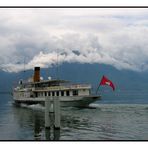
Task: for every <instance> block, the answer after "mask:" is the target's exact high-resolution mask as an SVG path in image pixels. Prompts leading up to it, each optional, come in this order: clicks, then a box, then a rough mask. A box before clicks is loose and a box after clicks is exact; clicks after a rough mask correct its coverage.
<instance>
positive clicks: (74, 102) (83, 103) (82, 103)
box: [14, 96, 101, 107]
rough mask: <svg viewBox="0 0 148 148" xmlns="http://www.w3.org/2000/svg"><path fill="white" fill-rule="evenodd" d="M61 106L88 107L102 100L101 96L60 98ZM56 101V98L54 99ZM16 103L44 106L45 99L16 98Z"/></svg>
mask: <svg viewBox="0 0 148 148" xmlns="http://www.w3.org/2000/svg"><path fill="white" fill-rule="evenodd" d="M59 98H60V104H61V106H68V107H87V106H88V105H89V104H90V103H93V102H95V101H97V100H99V99H100V98H101V96H69V97H65V96H60V97H59ZM53 99H54V97H53ZM14 101H15V103H17V104H20V103H26V104H37V103H41V104H43V105H44V102H45V98H14Z"/></svg>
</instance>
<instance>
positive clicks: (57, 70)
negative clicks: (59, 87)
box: [56, 49, 59, 79]
mask: <svg viewBox="0 0 148 148" xmlns="http://www.w3.org/2000/svg"><path fill="white" fill-rule="evenodd" d="M56 73H57V74H56V75H57V79H59V52H58V49H57V68H56Z"/></svg>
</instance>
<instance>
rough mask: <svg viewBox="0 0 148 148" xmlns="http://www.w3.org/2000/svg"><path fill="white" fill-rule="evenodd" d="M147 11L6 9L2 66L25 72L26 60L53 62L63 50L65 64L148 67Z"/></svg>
mask: <svg viewBox="0 0 148 148" xmlns="http://www.w3.org/2000/svg"><path fill="white" fill-rule="evenodd" d="M147 11H148V10H145V11H143V10H142V9H141V10H139V9H137V10H135V9H134V11H132V10H128V11H127V12H125V11H123V10H117V9H115V10H108V9H103V10H100V9H88V10H86V9H85V10H84V11H81V10H80V9H79V10H74V9H71V10H70V9H69V10H66V9H64V10H62V9H56V10H53V9H52V10H51V9H48V10H47V9H26V10H25V9H22V10H16V9H14V10H13V9H11V10H10V9H5V10H2V9H1V10H0V14H1V18H0V41H1V44H0V52H1V55H0V68H1V69H2V70H4V71H9V72H18V71H21V70H23V67H24V66H23V62H24V59H25V64H26V69H32V68H33V67H34V66H37V65H38V66H41V67H48V66H53V65H54V64H56V62H57V54H58V58H59V59H58V60H59V63H62V62H69V63H71V62H79V63H104V64H109V65H112V66H114V67H116V68H118V69H129V70H136V71H143V70H148V66H147V63H148V60H147V59H148V26H147ZM6 12H7V13H6ZM128 16H129V17H128ZM132 18H133V19H132Z"/></svg>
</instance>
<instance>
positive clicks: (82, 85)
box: [32, 84, 91, 90]
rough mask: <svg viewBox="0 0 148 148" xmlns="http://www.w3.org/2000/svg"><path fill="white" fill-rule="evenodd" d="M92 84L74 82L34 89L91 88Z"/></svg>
mask: <svg viewBox="0 0 148 148" xmlns="http://www.w3.org/2000/svg"><path fill="white" fill-rule="evenodd" d="M90 88H91V85H90V84H73V85H59V86H50V87H36V88H33V89H32V90H56V89H58V90H62V89H90Z"/></svg>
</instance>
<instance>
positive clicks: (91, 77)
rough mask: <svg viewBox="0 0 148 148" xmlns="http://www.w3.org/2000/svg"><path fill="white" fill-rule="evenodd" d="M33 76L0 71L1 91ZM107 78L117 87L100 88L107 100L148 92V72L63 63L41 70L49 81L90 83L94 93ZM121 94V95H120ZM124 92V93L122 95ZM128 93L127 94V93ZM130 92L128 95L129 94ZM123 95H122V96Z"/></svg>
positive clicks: (107, 66)
mask: <svg viewBox="0 0 148 148" xmlns="http://www.w3.org/2000/svg"><path fill="white" fill-rule="evenodd" d="M32 75H33V70H28V71H26V72H20V73H7V72H4V71H0V91H11V90H12V87H13V85H14V84H16V83H17V82H18V81H19V80H20V79H22V78H23V79H24V78H28V77H30V76H32ZM103 75H105V76H107V77H108V78H109V79H110V80H111V81H112V82H113V83H114V84H115V86H116V91H115V92H112V89H111V88H109V87H108V86H107V87H105V86H102V87H100V91H99V92H100V93H101V94H102V95H103V96H104V97H105V98H112V99H115V98H117V97H118V99H119V98H120V99H119V100H120V101H121V100H122V99H124V100H125V98H126V97H125V95H127V94H128V93H129V92H131V94H130V95H131V96H132V97H133V99H135V98H137V92H141V91H142V92H143V91H145V92H147V89H148V72H135V71H130V70H118V69H116V68H114V67H112V66H109V65H105V64H79V63H71V64H69V63H63V64H61V65H59V67H58V69H57V68H56V67H52V68H48V69H45V68H44V69H41V76H42V77H43V78H44V79H47V77H48V76H51V77H52V78H57V77H59V78H60V79H66V80H70V81H72V82H73V83H90V84H92V86H93V92H95V91H96V88H97V86H98V84H99V83H100V80H101V78H102V76H103ZM119 92H120V94H119ZM121 92H122V93H121ZM125 92H126V93H125ZM127 92H128V93H127ZM121 94H122V95H121Z"/></svg>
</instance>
